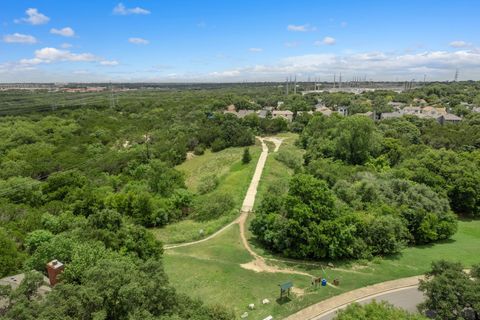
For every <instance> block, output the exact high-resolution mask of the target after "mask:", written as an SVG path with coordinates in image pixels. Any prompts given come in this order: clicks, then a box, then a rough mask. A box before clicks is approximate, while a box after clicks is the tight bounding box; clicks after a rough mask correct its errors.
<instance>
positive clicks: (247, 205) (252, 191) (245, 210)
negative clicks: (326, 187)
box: [238, 138, 314, 278]
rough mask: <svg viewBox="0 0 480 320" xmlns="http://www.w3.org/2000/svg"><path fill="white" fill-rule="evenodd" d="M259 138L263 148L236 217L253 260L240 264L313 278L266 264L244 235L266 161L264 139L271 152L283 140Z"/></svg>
mask: <svg viewBox="0 0 480 320" xmlns="http://www.w3.org/2000/svg"><path fill="white" fill-rule="evenodd" d="M259 139H260V141H261V143H262V150H263V151H262V155H260V159H259V160H258V164H257V168H256V170H255V174H254V175H253V178H252V182H251V183H250V187H249V188H248V191H247V195H246V196H245V200H244V201H243V205H242V214H241V215H240V217H239V218H238V224H239V226H240V238H241V239H242V243H243V246H244V247H245V249H246V250H247V251H248V253H250V255H251V256H252V257H253V260H252V261H250V262H248V263H244V264H242V265H240V266H241V267H242V268H244V269H248V270H252V271H255V272H270V273H288V274H298V275H302V276H306V277H311V278H314V276H313V275H311V274H308V273H306V272H301V271H296V270H293V269H288V268H279V267H277V266H273V265H268V264H267V263H266V261H265V258H263V257H262V256H260V255H258V254H257V253H256V252H255V251H253V250H252V248H251V247H250V244H249V243H248V240H247V237H246V235H245V224H246V222H247V218H248V214H249V213H250V212H251V211H252V209H253V205H254V203H255V196H256V194H257V188H258V183H259V182H260V178H261V176H262V172H263V167H264V166H265V162H266V161H267V156H268V147H267V145H266V144H265V141H270V142H273V143H274V144H275V149H274V151H273V152H277V151H278V149H279V148H280V145H281V144H282V142H283V140H282V139H278V138H259Z"/></svg>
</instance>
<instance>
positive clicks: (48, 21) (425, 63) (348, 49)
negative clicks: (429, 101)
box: [0, 0, 480, 82]
mask: <svg viewBox="0 0 480 320" xmlns="http://www.w3.org/2000/svg"><path fill="white" fill-rule="evenodd" d="M479 11H480V2H478V1H474V0H460V1H455V2H453V1H444V0H437V1H433V0H422V1H414V0H405V1H395V2H394V1H386V0H385V1H380V0H375V1H373V0H372V1H353V0H345V1H342V2H341V3H337V2H334V1H328V2H327V1H304V0H297V1H295V2H291V3H287V2H283V1H273V0H265V1H254V0H245V1H240V0H230V1H221V0H203V1H202V0H197V1H194V0H189V1H130V0H127V1H122V2H120V1H110V0H108V1H106V0H102V1H98V2H94V1H75V2H73V1H62V2H60V1H53V0H37V1H33V0H29V1H27V0H19V1H8V2H7V1H5V2H4V3H2V4H1V5H0V82H108V81H113V82H140V81H142V82H143V81H144V82H241V81H284V80H285V79H286V77H288V76H295V75H296V76H297V79H299V80H306V79H308V78H310V79H311V80H314V79H319V80H320V81H333V76H334V74H336V77H337V79H338V77H339V74H340V73H341V74H342V79H343V80H344V81H349V80H352V79H353V78H354V77H357V78H362V79H363V78H365V77H366V78H367V79H368V80H370V79H372V80H374V81H410V80H412V79H415V80H416V81H423V80H424V76H425V75H426V80H427V81H444V80H453V79H454V77H455V72H456V70H457V69H458V70H459V76H458V80H480V43H479V32H478V30H479V29H480V21H479V20H478V18H477V17H476V15H477V13H478V12H479Z"/></svg>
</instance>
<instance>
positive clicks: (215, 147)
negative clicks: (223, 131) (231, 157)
mask: <svg viewBox="0 0 480 320" xmlns="http://www.w3.org/2000/svg"><path fill="white" fill-rule="evenodd" d="M225 148H226V145H225V141H223V140H222V139H218V138H217V139H215V141H213V142H212V152H218V151H222V150H223V149H225Z"/></svg>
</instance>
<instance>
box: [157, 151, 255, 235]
mask: <svg viewBox="0 0 480 320" xmlns="http://www.w3.org/2000/svg"><path fill="white" fill-rule="evenodd" d="M243 149H244V148H228V149H225V150H222V151H220V152H216V153H213V152H211V151H210V150H207V151H206V152H205V154H204V155H201V156H196V157H194V158H193V159H190V160H187V161H185V162H184V163H182V164H181V165H179V166H177V167H176V168H177V169H178V170H179V171H181V172H183V173H184V174H185V178H186V184H187V187H188V189H189V190H190V191H192V192H196V191H197V187H198V183H199V181H200V180H201V179H202V178H203V177H204V176H208V175H212V174H215V175H216V176H217V177H218V178H219V180H220V181H219V185H218V187H217V188H216V189H215V190H214V191H213V192H225V193H229V194H231V195H232V196H233V198H234V201H235V209H236V210H234V211H232V212H230V213H227V214H225V215H223V216H221V217H219V218H218V219H214V220H209V221H201V222H200V221H195V220H191V219H187V220H183V221H180V222H177V223H172V224H169V225H167V226H165V227H163V228H156V229H152V231H153V232H154V234H155V236H156V237H157V239H159V240H161V241H162V242H164V243H181V242H188V241H193V240H198V239H200V238H202V237H205V236H208V235H210V234H212V233H214V232H215V231H217V230H219V229H220V228H221V227H223V226H224V225H226V224H228V223H229V222H231V221H232V220H234V219H235V217H237V216H238V214H239V211H240V208H241V205H242V201H243V197H244V196H245V193H246V191H247V189H248V186H249V184H250V180H251V178H252V176H253V172H254V171H255V165H256V163H257V160H258V157H259V156H260V152H261V148H260V145H259V144H258V142H257V144H256V145H255V146H251V147H250V154H251V155H252V161H251V162H250V163H248V164H246V165H244V164H242V162H241V159H242V153H243ZM199 197H203V196H199ZM200 230H203V235H202V234H200V232H199V231H200Z"/></svg>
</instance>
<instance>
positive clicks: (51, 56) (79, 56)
mask: <svg viewBox="0 0 480 320" xmlns="http://www.w3.org/2000/svg"><path fill="white" fill-rule="evenodd" d="M56 62H98V63H99V64H100V65H103V66H116V65H118V64H119V63H118V61H115V60H105V59H103V58H101V57H98V56H95V55H94V54H91V53H73V52H70V51H69V50H60V49H56V48H49V47H47V48H42V49H39V50H35V54H34V57H33V58H31V59H22V60H20V61H19V64H20V65H22V66H35V65H39V64H50V63H56Z"/></svg>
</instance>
